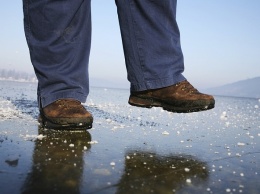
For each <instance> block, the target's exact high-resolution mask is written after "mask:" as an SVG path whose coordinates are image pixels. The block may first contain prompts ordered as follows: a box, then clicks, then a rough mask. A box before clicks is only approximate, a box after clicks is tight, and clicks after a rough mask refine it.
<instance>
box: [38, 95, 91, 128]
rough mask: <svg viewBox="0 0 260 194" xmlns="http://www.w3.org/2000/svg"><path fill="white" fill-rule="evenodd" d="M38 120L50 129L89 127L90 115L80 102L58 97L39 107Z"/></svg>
mask: <svg viewBox="0 0 260 194" xmlns="http://www.w3.org/2000/svg"><path fill="white" fill-rule="evenodd" d="M39 122H40V123H42V125H43V127H45V128H52V129H90V128H91V127H92V123H93V117H92V115H91V114H90V113H89V112H88V111H87V110H86V109H85V107H84V106H83V105H82V104H81V102H79V101H77V100H74V99H59V100H56V101H55V102H53V103H51V104H49V105H47V106H46V107H44V108H40V118H39Z"/></svg>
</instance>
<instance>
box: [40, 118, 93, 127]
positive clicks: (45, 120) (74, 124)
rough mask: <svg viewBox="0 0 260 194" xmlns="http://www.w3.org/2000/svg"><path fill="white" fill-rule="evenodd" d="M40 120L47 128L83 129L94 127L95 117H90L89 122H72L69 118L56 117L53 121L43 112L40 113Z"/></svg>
mask: <svg viewBox="0 0 260 194" xmlns="http://www.w3.org/2000/svg"><path fill="white" fill-rule="evenodd" d="M71 120H72V119H71ZM38 122H39V123H40V124H41V125H42V127H43V128H47V129H61V130H64V129H65V130H69V129H71V130H83V129H91V128H92V123H93V119H92V118H89V121H87V122H86V121H84V122H70V121H69V120H68V119H56V121H55V122H53V121H52V120H51V119H48V118H46V117H45V116H44V115H43V114H40V116H39V118H38Z"/></svg>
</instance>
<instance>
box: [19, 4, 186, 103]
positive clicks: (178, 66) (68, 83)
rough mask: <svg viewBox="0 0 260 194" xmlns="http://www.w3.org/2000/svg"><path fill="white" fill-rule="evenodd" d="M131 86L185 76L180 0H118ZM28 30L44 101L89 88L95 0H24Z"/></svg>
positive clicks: (81, 94)
mask: <svg viewBox="0 0 260 194" xmlns="http://www.w3.org/2000/svg"><path fill="white" fill-rule="evenodd" d="M116 5H117V11H118V18H119V24H120V30H121V35H122V42H123V48H124V55H125V63H126V67H127V75H128V80H129V82H130V83H131V91H143V90H148V89H155V88H162V87H166V86H170V85H172V84H175V83H177V82H180V81H183V80H185V78H184V76H183V75H182V72H183V70H184V62H183V54H182V50H181V46H180V33H179V29H178V26H177V23H176V5H177V0H160V1H159V0H158V1H157V0H156V1H154V0H116ZM23 8H24V28H25V36H26V40H27V43H28V47H29V50H30V57H31V61H32V64H33V67H34V70H35V73H36V76H37V78H38V92H37V95H38V99H39V102H40V103H41V106H42V107H45V106H47V105H48V104H50V103H52V102H54V101H55V100H57V99H60V98H74V99H76V100H79V101H81V102H85V101H86V99H87V95H88V93H89V76H88V64H89V55H90V45H91V0H73V1H72V0H62V1H61V0H23Z"/></svg>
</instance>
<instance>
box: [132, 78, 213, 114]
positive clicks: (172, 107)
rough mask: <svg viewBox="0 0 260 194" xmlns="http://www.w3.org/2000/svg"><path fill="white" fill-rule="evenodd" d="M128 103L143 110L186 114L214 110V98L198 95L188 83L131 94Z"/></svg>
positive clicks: (183, 82)
mask: <svg viewBox="0 0 260 194" xmlns="http://www.w3.org/2000/svg"><path fill="white" fill-rule="evenodd" d="M128 103H129V104H130V105H133V106H139V107H144V108H151V107H162V108H163V109H165V110H167V111H170V112H177V113H187V112H198V111H203V110H209V109H212V108H214V106H215V100H214V97H213V96H211V95H208V94H202V93H200V92H199V91H198V90H197V89H196V88H194V87H193V86H192V85H191V84H190V83H189V82H188V81H186V80H185V81H182V82H180V83H177V84H174V85H171V86H168V87H164V88H158V89H152V90H145V91H139V92H131V95H130V97H129V101H128Z"/></svg>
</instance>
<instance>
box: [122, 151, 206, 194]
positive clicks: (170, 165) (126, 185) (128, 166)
mask: <svg viewBox="0 0 260 194" xmlns="http://www.w3.org/2000/svg"><path fill="white" fill-rule="evenodd" d="M206 165H207V164H206V163H205V162H201V161H199V160H197V159H196V158H194V157H193V156H185V155H184V156H183V155H172V156H171V155H170V156H161V155H156V154H155V153H145V152H130V153H128V154H127V155H126V159H125V172H124V175H123V176H122V178H121V180H120V182H119V184H118V190H117V193H124V194H125V193H131V194H133V193H135V194H138V193H142V194H144V193H156V194H158V193H163V194H167V193H174V192H175V191H178V190H180V189H183V188H185V186H187V185H190V186H191V184H192V185H193V186H196V185H199V184H201V183H204V182H206V181H207V179H208V169H207V166H206Z"/></svg>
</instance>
